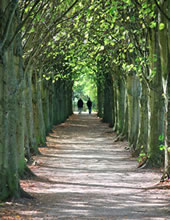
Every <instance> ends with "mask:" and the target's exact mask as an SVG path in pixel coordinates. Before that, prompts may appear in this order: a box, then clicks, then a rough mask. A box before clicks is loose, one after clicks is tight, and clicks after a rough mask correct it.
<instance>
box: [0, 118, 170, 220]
mask: <svg viewBox="0 0 170 220" xmlns="http://www.w3.org/2000/svg"><path fill="white" fill-rule="evenodd" d="M114 138H115V134H114V133H113V132H112V129H111V128H109V127H108V125H107V124H104V123H102V122H101V120H100V119H98V118H97V117H96V115H94V114H92V115H87V114H82V115H77V114H75V115H73V116H71V117H70V118H69V119H68V120H67V122H65V123H63V124H61V125H59V126H56V127H55V128H54V130H53V133H50V134H49V136H48V137H47V146H48V147H46V148H40V150H41V153H42V155H40V156H36V157H35V161H36V162H35V165H34V166H32V167H31V168H32V170H33V172H34V173H35V174H36V175H37V176H38V177H37V178H33V179H30V180H23V181H21V184H22V187H23V188H24V189H25V191H27V192H28V193H30V194H31V195H33V196H34V197H35V198H36V199H35V200H33V201H30V200H19V201H17V202H15V203H7V204H6V209H7V208H8V209H9V208H10V210H11V211H10V214H9V213H8V214H6V217H7V216H13V219H34V220H35V219H37V220H39V219H44V220H46V219H47V220H48V219H49V220H50V219H63V220H64V219H76V220H79V219H80V220H81V219H95V220H104V219H116V220H123V219H129V220H138V219H141V220H150V219H151V220H165V219H166V220H167V219H170V203H169V202H170V191H169V190H167V189H157V188H151V189H148V188H150V187H152V186H154V185H156V184H157V183H158V182H159V180H160V176H161V174H160V172H159V171H158V170H154V171H153V170H143V169H137V168H136V167H137V162H136V159H135V158H131V156H130V153H129V152H128V151H126V150H125V147H126V146H127V142H114ZM6 209H5V208H4V209H2V211H3V210H4V212H5V210H6ZM2 211H0V216H2V214H3V212H2ZM3 216H5V215H3ZM2 219H5V217H3V218H2ZM6 219H7V218H6ZM11 219H12V218H11Z"/></svg>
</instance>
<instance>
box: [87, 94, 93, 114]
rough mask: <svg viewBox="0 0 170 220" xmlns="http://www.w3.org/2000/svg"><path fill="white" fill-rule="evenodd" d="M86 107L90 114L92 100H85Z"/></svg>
mask: <svg viewBox="0 0 170 220" xmlns="http://www.w3.org/2000/svg"><path fill="white" fill-rule="evenodd" d="M87 107H88V109H89V115H90V114H91V108H92V101H91V100H90V98H89V99H88V101H87Z"/></svg>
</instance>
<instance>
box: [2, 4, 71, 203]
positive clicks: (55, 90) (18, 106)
mask: <svg viewBox="0 0 170 220" xmlns="http://www.w3.org/2000/svg"><path fill="white" fill-rule="evenodd" d="M68 4H69V2H68ZM68 4H67V5H65V6H63V5H62V10H59V8H57V7H56V3H54V2H53V1H38V0H36V1H19V2H18V1H14V0H13V1H11V0H0V125H1V126H0V199H1V200H3V199H6V198H8V197H12V196H15V197H18V196H20V195H25V193H24V192H23V190H22V189H21V188H20V185H19V179H20V177H22V176H23V175H25V173H26V172H28V171H29V170H28V168H27V166H26V165H27V162H29V161H31V160H32V155H34V154H37V153H38V147H39V146H41V145H45V141H46V135H47V134H48V132H49V131H50V129H52V126H53V125H54V124H57V123H61V122H63V121H65V119H66V118H67V117H68V116H69V115H70V114H72V84H73V83H72V80H71V78H70V77H71V75H67V72H68V71H69V70H68V69H67V71H65V72H64V69H66V64H65V62H64V60H63V56H58V55H57V53H56V54H55V55H54V54H53V53H52V52H50V50H51V51H53V47H52V45H51V43H50V40H53V37H55V35H56V33H57V32H58V30H55V29H54V26H55V25H54V22H61V20H62V18H63V16H64V13H65V14H66V12H67V11H69V7H70V8H71V6H72V4H71V3H70V4H69V5H68ZM59 7H61V5H59ZM66 8H67V9H66ZM58 10H59V12H58V13H57V11H58ZM51 13H54V14H53V19H52V18H51V15H52V14H51ZM55 13H57V15H58V16H59V17H57V19H56V14H55ZM50 28H51V30H50V31H49V29H50ZM56 44H57V43H56ZM56 46H57V45H56ZM56 73H58V74H56ZM61 75H62V77H61Z"/></svg>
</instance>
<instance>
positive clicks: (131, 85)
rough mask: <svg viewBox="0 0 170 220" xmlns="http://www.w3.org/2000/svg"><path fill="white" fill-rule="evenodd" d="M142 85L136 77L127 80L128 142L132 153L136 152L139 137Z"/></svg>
mask: <svg viewBox="0 0 170 220" xmlns="http://www.w3.org/2000/svg"><path fill="white" fill-rule="evenodd" d="M140 90H141V89H140V83H139V80H138V78H137V77H136V76H135V75H130V76H128V78H127V92H128V141H129V145H130V150H131V151H132V153H134V152H135V150H136V144H137V137H138V132H139V97H140Z"/></svg>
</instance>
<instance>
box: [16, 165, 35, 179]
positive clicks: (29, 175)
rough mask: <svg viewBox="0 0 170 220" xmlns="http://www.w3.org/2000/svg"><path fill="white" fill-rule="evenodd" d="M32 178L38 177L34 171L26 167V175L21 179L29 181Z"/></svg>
mask: <svg viewBox="0 0 170 220" xmlns="http://www.w3.org/2000/svg"><path fill="white" fill-rule="evenodd" d="M31 177H36V175H35V174H34V173H33V172H32V170H31V169H30V168H29V167H28V166H26V167H25V170H24V174H23V175H22V176H21V177H20V178H21V179H29V178H31Z"/></svg>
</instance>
